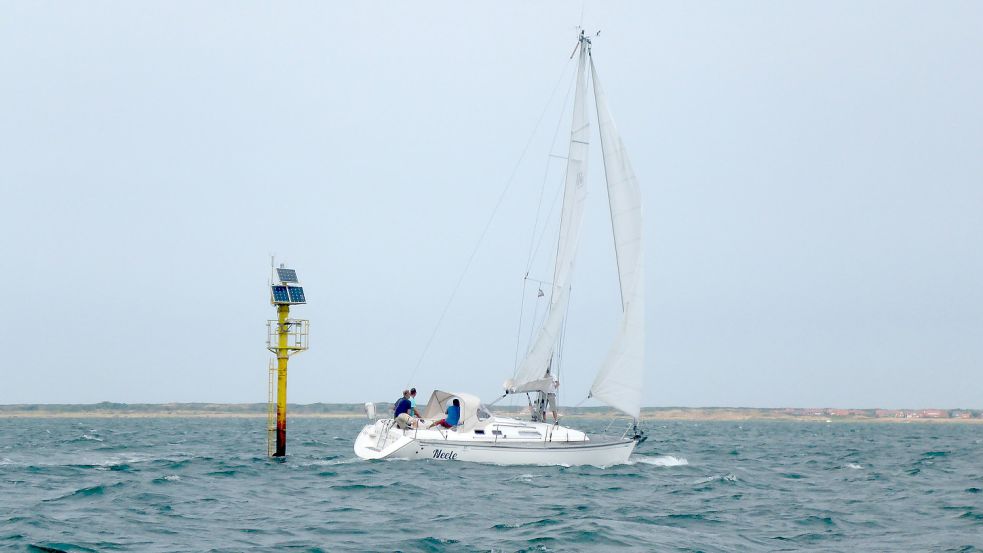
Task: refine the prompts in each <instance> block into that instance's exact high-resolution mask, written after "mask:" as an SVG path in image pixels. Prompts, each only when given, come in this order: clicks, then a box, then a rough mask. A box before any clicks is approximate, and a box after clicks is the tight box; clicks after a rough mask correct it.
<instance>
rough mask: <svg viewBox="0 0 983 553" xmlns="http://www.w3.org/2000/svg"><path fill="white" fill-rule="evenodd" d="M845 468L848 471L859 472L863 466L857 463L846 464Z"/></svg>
mask: <svg viewBox="0 0 983 553" xmlns="http://www.w3.org/2000/svg"><path fill="white" fill-rule="evenodd" d="M846 468H848V469H854V470H860V469H862V468H864V466H863V465H858V464H857V463H847V464H846Z"/></svg>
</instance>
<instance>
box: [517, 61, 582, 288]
mask: <svg viewBox="0 0 983 553" xmlns="http://www.w3.org/2000/svg"><path fill="white" fill-rule="evenodd" d="M574 82H576V74H574V78H573V79H571V80H570V84H569V85H568V86H567V93H566V94H565V95H564V96H563V106H562V107H561V108H560V113H561V114H563V113H565V112H566V111H567V103H569V102H570V92H571V91H572V90H573V85H574ZM562 124H563V117H562V116H561V117H557V119H556V128H555V129H553V138H552V140H550V152H552V151H553V147H554V146H556V139H557V137H558V136H559V135H560V126H561V125H562ZM553 157H555V156H554V155H553V154H552V153H551V154H549V155H548V156H547V157H546V169H545V170H544V171H543V183H542V185H541V186H540V187H539V202H538V203H537V204H536V220H535V222H533V225H532V235H531V236H530V237H529V255H528V256H527V257H526V274H527V275H528V274H529V270H530V269H531V268H532V260H533V255H534V253H535V252H534V251H533V245H534V244H535V243H536V229H538V228H539V216H540V215H541V214H542V212H543V196H544V195H545V194H546V182H547V181H549V176H550V165H551V163H550V162H551V161H552V158H553ZM564 159H566V158H564ZM552 212H553V209H552V206H551V207H550V214H552ZM548 221H549V220H548V219H547V220H546V221H544V222H543V225H544V226H545V225H546V223H547V222H548ZM536 249H537V250H538V248H536Z"/></svg>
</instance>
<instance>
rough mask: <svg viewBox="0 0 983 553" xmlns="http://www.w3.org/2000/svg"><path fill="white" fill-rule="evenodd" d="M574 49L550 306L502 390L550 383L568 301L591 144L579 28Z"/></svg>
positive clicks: (585, 42) (584, 48)
mask: <svg viewBox="0 0 983 553" xmlns="http://www.w3.org/2000/svg"><path fill="white" fill-rule="evenodd" d="M578 52H579V59H578V65H577V80H576V91H575V93H574V103H573V118H572V122H571V127H570V143H569V146H568V155H567V170H566V176H565V180H564V186H563V205H562V208H561V212H560V232H559V237H558V239H557V247H556V258H555V261H554V266H553V286H552V288H551V289H550V303H549V311H548V313H547V315H546V320H545V321H544V322H543V326H542V327H541V328H540V330H539V334H538V335H537V336H536V341H535V342H533V345H532V347H531V348H530V349H529V351H528V352H527V353H526V356H525V358H524V359H523V360H522V362H521V363H520V364H519V366H518V367H517V368H516V371H515V377H514V379H512V380H510V381H509V382H506V391H507V392H509V393H516V392H530V391H545V388H546V386H548V385H549V384H550V382H549V380H550V379H548V378H546V369H547V367H548V365H549V363H550V360H551V359H552V358H553V353H554V352H555V350H556V347H557V343H558V341H559V339H560V336H561V334H562V330H563V321H564V319H565V318H566V313H567V306H568V305H569V298H570V277H571V274H572V272H573V266H574V261H575V259H576V255H577V246H578V243H579V241H580V228H581V226H582V223H583V215H584V201H585V199H586V196H587V186H586V184H587V179H586V177H587V154H588V148H589V145H590V122H589V121H588V120H587V103H586V97H587V75H588V72H589V70H590V68H589V66H588V58H589V52H590V39H589V38H588V37H587V36H586V34H585V33H584V32H583V31H581V33H580V37H579V38H578V42H577V47H576V48H575V49H574V55H576V54H577V53H578Z"/></svg>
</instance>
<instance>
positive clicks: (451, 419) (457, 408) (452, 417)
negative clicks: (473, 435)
mask: <svg viewBox="0 0 983 553" xmlns="http://www.w3.org/2000/svg"><path fill="white" fill-rule="evenodd" d="M460 422H461V400H459V399H457V398H454V405H451V406H450V407H448V408H447V416H446V417H444V418H442V419H440V420H439V421H437V422H434V423H432V424H431V425H430V426H428V427H427V428H433V427H435V426H437V425H438V424H439V425H440V426H441V427H443V428H454V427H455V426H457V425H458V423H460Z"/></svg>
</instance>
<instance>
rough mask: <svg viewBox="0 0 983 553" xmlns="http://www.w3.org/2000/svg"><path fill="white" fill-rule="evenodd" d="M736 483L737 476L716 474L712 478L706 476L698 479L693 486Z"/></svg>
mask: <svg viewBox="0 0 983 553" xmlns="http://www.w3.org/2000/svg"><path fill="white" fill-rule="evenodd" d="M717 481H721V482H737V476H735V475H734V474H716V475H713V476H707V477H706V478H700V479H699V480H697V481H696V482H693V483H694V484H706V483H708V482H717Z"/></svg>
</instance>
